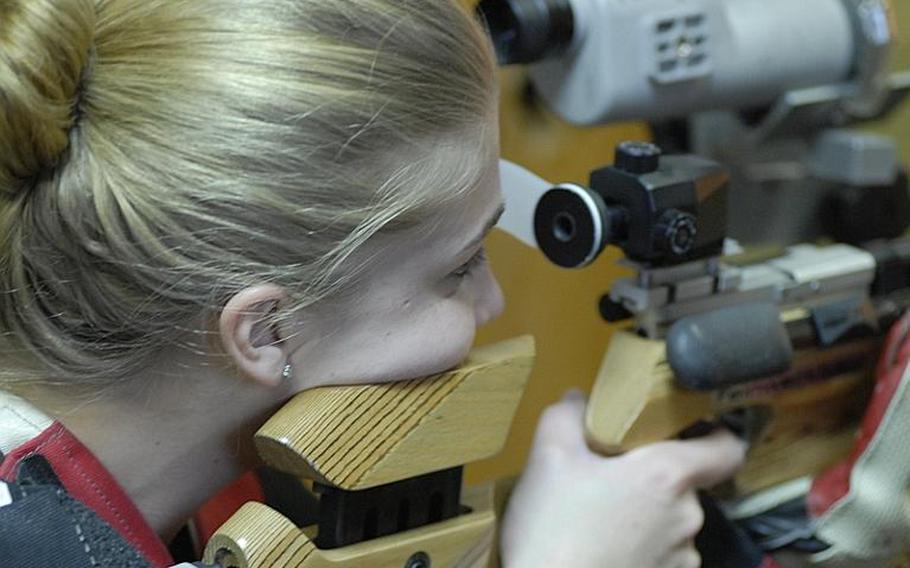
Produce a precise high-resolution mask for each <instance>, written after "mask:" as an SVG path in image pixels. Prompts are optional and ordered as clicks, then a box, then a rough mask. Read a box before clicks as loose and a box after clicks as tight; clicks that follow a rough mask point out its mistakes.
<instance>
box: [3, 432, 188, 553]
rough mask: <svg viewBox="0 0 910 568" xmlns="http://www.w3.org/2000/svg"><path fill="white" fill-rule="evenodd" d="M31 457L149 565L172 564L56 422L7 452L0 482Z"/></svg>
mask: <svg viewBox="0 0 910 568" xmlns="http://www.w3.org/2000/svg"><path fill="white" fill-rule="evenodd" d="M35 454H40V455H42V456H44V458H45V459H47V461H48V462H50V464H51V466H52V467H53V468H54V472H55V473H56V474H57V477H58V478H59V479H60V481H61V483H63V486H64V487H65V488H66V491H67V492H68V493H69V494H70V495H71V496H72V497H73V498H75V499H78V500H79V501H81V502H82V503H83V504H85V505H86V506H88V507H89V508H91V509H92V510H94V511H95V513H97V514H98V515H99V516H100V517H101V518H102V519H104V520H105V521H106V522H107V523H108V524H109V525H111V526H112V527H113V528H114V530H116V531H117V532H118V533H120V535H121V536H122V537H123V539H124V540H126V541H127V542H128V543H130V544H131V545H133V546H134V547H135V548H136V549H137V550H138V551H139V553H140V554H142V555H143V556H144V557H145V558H146V559H147V560H148V561H149V563H150V564H152V566H155V567H156V568H165V567H167V566H171V565H172V564H173V563H174V562H173V559H172V558H171V555H170V553H169V552H168V550H167V547H165V545H164V543H163V542H162V541H161V539H160V538H158V535H157V534H155V531H153V530H152V528H151V527H150V526H149V525H148V523H146V522H145V519H144V518H143V517H142V515H141V514H140V513H139V510H138V509H137V508H136V506H135V505H134V504H133V502H132V501H131V500H130V498H129V497H127V495H126V493H125V492H124V491H123V488H121V487H120V484H118V483H117V481H116V480H115V479H114V478H113V476H112V475H111V474H110V472H108V471H107V470H106V469H105V468H104V466H103V465H101V462H99V461H98V460H97V458H95V456H94V455H93V454H92V453H91V451H89V449H88V448H86V447H85V446H83V445H82V443H81V442H79V440H77V439H76V437H75V436H73V435H72V434H71V433H70V432H69V431H68V430H67V429H66V428H64V427H63V425H62V424H60V423H59V422H54V423H53V424H51V425H50V427H48V428H46V429H44V430H43V431H42V432H41V433H40V434H38V435H37V436H36V437H34V438H32V439H30V440H28V441H27V442H25V443H23V444H21V445H19V446H17V447H16V448H14V449H13V450H12V451H10V452H9V453H8V454H7V455H6V456H5V458H4V459H3V462H2V463H0V479H3V480H6V481H14V480H15V476H16V470H17V467H18V465H19V462H20V461H21V460H22V459H24V458H25V457H27V456H30V455H35Z"/></svg>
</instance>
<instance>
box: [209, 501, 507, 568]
mask: <svg viewBox="0 0 910 568" xmlns="http://www.w3.org/2000/svg"><path fill="white" fill-rule="evenodd" d="M491 502H492V499H491V498H488V499H486V500H485V503H487V506H486V508H475V509H474V512H472V513H469V514H466V515H461V516H459V517H456V518H454V519H450V520H448V521H444V522H441V523H436V524H433V525H429V526H426V527H423V528H419V529H415V530H412V531H406V532H403V533H398V534H395V535H391V536H387V537H382V538H377V539H373V540H370V541H366V542H362V543H359V544H355V545H352V546H347V547H344V548H339V549H335V550H319V549H318V548H316V546H315V545H314V544H313V542H312V541H311V540H310V539H309V538H308V537H307V536H306V534H305V533H304V532H303V531H302V530H299V529H297V528H296V527H294V525H293V523H291V521H289V520H288V519H287V518H285V517H284V516H282V515H281V514H280V513H277V512H276V511H274V510H272V509H270V508H269V507H267V506H266V505H263V504H261V503H247V504H246V505H244V506H243V507H241V508H240V509H239V510H238V511H237V512H236V513H235V514H234V516H232V517H231V518H230V520H228V522H227V523H225V524H224V525H223V526H222V527H221V528H219V529H218V532H217V533H216V534H215V536H213V537H212V539H211V540H210V541H209V543H208V546H206V551H205V557H204V561H205V562H206V563H209V564H211V563H215V562H220V563H221V566H222V567H223V568H279V567H280V568H360V567H367V566H369V567H375V568H402V567H403V566H405V565H406V564H407V561H408V559H409V558H411V556H412V555H414V554H415V553H421V552H422V553H424V554H426V555H427V556H428V557H429V558H430V561H431V562H432V565H433V566H440V567H449V566H451V567H457V568H484V567H485V566H486V565H487V563H488V559H489V554H490V549H491V547H492V543H493V533H494V529H495V525H496V517H495V515H494V513H493V511H492V509H491V508H490V506H489V504H490V503H491ZM474 503H475V506H476V503H477V499H476V496H475V500H474Z"/></svg>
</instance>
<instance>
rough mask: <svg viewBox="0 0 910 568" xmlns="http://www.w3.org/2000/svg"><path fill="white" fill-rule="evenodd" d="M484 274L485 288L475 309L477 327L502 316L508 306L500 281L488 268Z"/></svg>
mask: <svg viewBox="0 0 910 568" xmlns="http://www.w3.org/2000/svg"><path fill="white" fill-rule="evenodd" d="M484 272H485V274H484V282H483V288H482V289H481V293H480V294H479V296H478V298H477V303H476V307H475V318H476V320H477V327H480V326H482V325H483V324H485V323H487V322H489V321H492V320H494V319H496V318H497V317H499V316H500V315H502V312H503V310H504V309H505V306H506V303H505V298H504V297H503V295H502V287H500V285H499V281H497V280H496V276H495V275H494V274H493V271H492V270H490V269H489V268H487V270H485V271H484Z"/></svg>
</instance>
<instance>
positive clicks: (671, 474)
mask: <svg viewBox="0 0 910 568" xmlns="http://www.w3.org/2000/svg"><path fill="white" fill-rule="evenodd" d="M641 479H642V482H643V483H645V484H646V485H647V486H648V487H649V488H651V489H652V490H654V491H657V492H660V493H670V494H677V493H681V492H684V491H685V490H687V489H688V488H689V485H690V483H689V476H688V474H687V473H686V471H685V470H683V469H682V468H680V467H679V464H676V463H674V462H672V461H671V460H668V459H666V458H658V459H653V460H650V461H649V462H648V463H647V465H646V467H645V468H644V471H643V472H642V477H641Z"/></svg>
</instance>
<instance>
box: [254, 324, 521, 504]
mask: <svg viewBox="0 0 910 568" xmlns="http://www.w3.org/2000/svg"><path fill="white" fill-rule="evenodd" d="M533 360H534V342H533V340H532V339H531V338H530V337H529V336H525V337H521V338H517V339H512V340H508V341H504V342H501V343H497V344H494V345H490V346H487V347H483V348H479V349H475V350H474V351H472V353H471V355H470V356H469V357H468V359H467V360H466V361H465V362H464V363H463V364H462V365H461V366H460V367H459V368H458V369H456V370H454V371H451V372H448V373H444V374H442V375H439V376H436V377H433V378H428V379H418V380H412V381H401V382H394V383H385V384H380V385H359V386H348V387H331V388H319V389H313V390H310V391H305V392H303V393H301V394H299V395H297V396H296V397H295V398H294V399H292V400H291V401H290V402H289V403H288V404H287V405H285V406H284V408H282V409H281V410H280V411H279V412H278V413H277V414H275V416H273V417H272V418H271V419H270V420H269V421H268V422H267V423H266V424H265V425H263V427H262V428H261V429H260V430H259V432H257V434H256V444H257V448H258V450H259V453H260V455H261V456H262V457H263V459H265V461H266V462H268V463H269V464H270V465H272V466H273V467H275V468H277V469H280V470H282V471H285V472H288V473H292V474H294V475H297V476H299V477H304V478H310V479H316V480H318V481H321V482H323V483H329V484H331V485H335V486H337V487H341V488H343V489H350V490H354V489H366V488H368V487H375V486H377V485H382V484H385V483H390V482H392V481H399V480H401V479H405V478H409V477H414V476H417V475H422V474H424V473H429V472H432V471H438V470H441V469H446V468H449V467H453V466H458V465H463V464H465V463H469V462H472V461H476V460H479V459H483V458H487V457H490V456H492V455H494V454H496V453H497V452H498V451H499V450H500V449H501V448H502V446H503V444H504V443H505V439H506V436H507V435H508V431H509V425H510V423H511V421H512V416H513V415H514V413H515V408H516V407H517V406H518V402H519V400H520V399H521V395H522V393H523V391H524V388H525V384H526V383H527V380H528V376H529V374H530V372H531V367H532V364H533Z"/></svg>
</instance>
